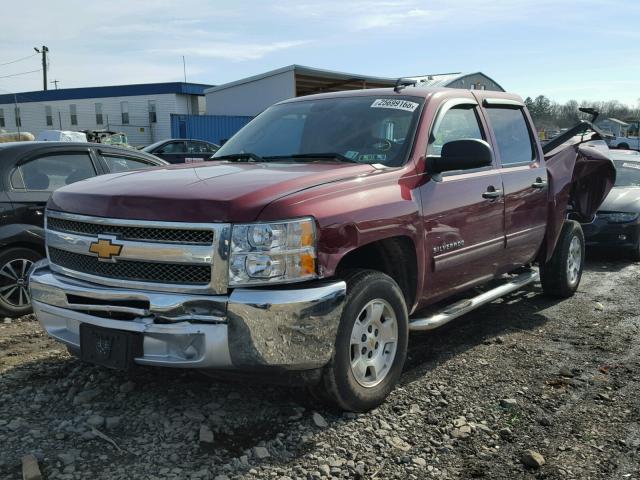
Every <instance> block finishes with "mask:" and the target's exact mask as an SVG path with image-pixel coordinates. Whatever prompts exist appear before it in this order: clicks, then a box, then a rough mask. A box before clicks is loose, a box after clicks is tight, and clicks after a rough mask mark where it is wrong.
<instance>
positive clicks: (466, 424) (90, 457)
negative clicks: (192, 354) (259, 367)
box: [0, 258, 640, 480]
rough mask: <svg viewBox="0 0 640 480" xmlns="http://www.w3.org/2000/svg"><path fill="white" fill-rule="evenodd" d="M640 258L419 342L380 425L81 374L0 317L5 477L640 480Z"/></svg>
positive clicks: (171, 375) (179, 385)
mask: <svg viewBox="0 0 640 480" xmlns="http://www.w3.org/2000/svg"><path fill="white" fill-rule="evenodd" d="M639 288H640V264H638V263H636V264H631V263H628V262H626V261H625V260H624V259H617V260H616V259H607V258H591V259H590V260H589V263H588V268H587V271H586V272H585V275H584V277H583V283H582V285H581V287H580V290H579V292H578V293H577V295H576V296H575V297H574V298H572V299H569V300H566V301H562V302H559V301H555V300H550V299H548V298H545V297H544V296H542V294H541V292H540V289H539V287H538V286H533V287H531V288H529V289H527V290H523V291H521V292H517V293H516V294H515V295H513V296H510V297H508V298H505V299H502V300H499V301H497V302H495V303H493V304H490V305H487V306H485V307H483V308H482V309H480V310H478V311H476V312H474V313H472V314H470V315H467V316H466V317H465V318H462V319H459V320H458V321H456V322H454V323H452V324H451V325H448V326H446V327H444V328H442V329H440V330H438V331H436V332H433V333H430V334H423V335H420V336H417V337H414V338H412V340H411V342H410V349H409V361H408V364H407V367H406V371H405V373H404V375H403V377H402V381H401V385H400V386H399V388H397V390H396V391H395V392H393V393H392V395H391V396H390V398H389V399H388V401H387V402H386V403H385V404H384V405H382V406H381V407H379V408H378V409H376V410H375V411H373V412H370V413H368V414H361V415H356V414H353V413H348V412H335V411H331V410H328V409H326V408H325V407H323V406H322V405H320V404H318V403H315V402H314V401H313V400H312V399H310V398H309V397H308V396H307V395H306V394H305V392H304V391H302V390H299V389H293V388H284V387H278V386H269V385H259V384H253V383H252V382H250V381H249V380H244V381H236V382H226V381H222V380H212V379H210V378H208V377H205V376H203V375H201V374H200V373H198V372H191V371H181V370H169V369H151V368H142V367H141V368H137V369H135V370H133V371H131V372H129V373H122V372H114V371H110V370H106V369H102V368H98V367H92V366H89V365H83V364H81V363H80V362H79V361H77V360H75V359H74V358H72V357H70V356H69V355H68V354H67V353H66V350H64V348H62V347H61V346H60V345H59V344H57V343H55V342H53V341H51V340H49V339H48V338H47V337H46V336H45V335H44V333H43V332H42V331H41V329H40V327H39V326H38V324H37V322H35V321H34V319H33V317H31V316H27V317H24V318H22V319H19V320H14V321H12V322H11V323H4V322H0V478H16V479H19V478H22V473H21V468H22V467H21V462H22V458H23V457H24V456H26V455H29V454H31V455H34V456H35V457H36V458H37V460H38V464H39V468H40V470H41V471H42V474H43V477H44V478H46V479H86V478H91V479H107V478H108V479H128V478H145V479H160V478H175V479H189V478H191V479H218V480H223V479H236V478H243V479H244V478H269V479H282V480H284V479H298V478H302V479H320V478H363V479H364V478H380V479H387V478H398V479H405V478H407V479H429V478H434V479H435V478H438V479H468V478H487V479H504V480H507V479H509V480H510V479H519V478H525V479H526V478H531V479H533V478H540V479H560V478H562V479H567V478H568V479H607V480H608V479H636V480H639V479H640V475H639V473H638V472H640V455H639V453H640V452H639V448H640V425H639V424H640V404H639V403H638V397H639V394H640V361H639V356H638V353H639V350H640V341H639V340H640V316H639V312H640V302H639V295H638V294H639V293H640V292H639Z"/></svg>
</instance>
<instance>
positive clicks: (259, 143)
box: [214, 96, 424, 166]
mask: <svg viewBox="0 0 640 480" xmlns="http://www.w3.org/2000/svg"><path fill="white" fill-rule="evenodd" d="M423 102H424V100H423V99H422V98H419V97H409V96H393V97H392V96H386V97H385V96H381V97H372V96H367V97H348V98H345V97H342V98H327V99H321V100H307V101H298V102H291V103H284V104H281V105H274V106H273V107H270V108H268V109H267V110H265V111H264V112H263V113H262V114H260V115H259V116H258V117H256V118H255V119H254V120H253V121H251V122H250V123H249V124H248V125H246V126H245V127H244V128H243V129H242V130H240V131H239V132H238V133H237V134H236V135H234V136H233V137H232V138H231V139H230V140H229V141H228V142H227V143H226V144H225V145H224V146H222V147H221V148H220V150H218V151H217V152H216V154H215V155H214V158H216V157H223V156H227V155H238V154H243V153H251V154H252V155H254V156H255V158H261V159H262V160H269V159H270V157H271V159H272V160H275V159H274V158H272V157H289V158H290V157H291V156H300V155H306V156H307V158H306V159H305V161H309V160H313V154H325V155H326V154H336V158H335V159H336V160H339V159H340V157H342V158H343V159H345V158H346V159H349V160H350V161H355V162H359V163H381V164H383V165H388V166H398V165H402V164H403V163H404V162H405V160H406V157H407V155H408V153H409V150H410V148H411V143H412V140H413V135H414V132H415V129H416V125H417V123H418V118H419V116H420V110H421V107H422V104H423ZM279 160H280V159H279ZM291 160H294V161H295V160H296V159H291ZM298 160H302V159H301V158H298ZM324 161H326V158H325V159H324Z"/></svg>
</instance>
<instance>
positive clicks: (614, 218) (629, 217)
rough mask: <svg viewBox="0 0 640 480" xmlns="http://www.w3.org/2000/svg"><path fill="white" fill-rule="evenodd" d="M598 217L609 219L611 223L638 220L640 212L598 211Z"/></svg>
mask: <svg viewBox="0 0 640 480" xmlns="http://www.w3.org/2000/svg"><path fill="white" fill-rule="evenodd" d="M598 217H600V218H603V219H605V220H607V221H608V222H609V223H628V222H633V221H634V220H637V219H638V217H640V213H632V212H611V213H598Z"/></svg>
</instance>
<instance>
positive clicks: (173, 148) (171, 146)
mask: <svg viewBox="0 0 640 480" xmlns="http://www.w3.org/2000/svg"><path fill="white" fill-rule="evenodd" d="M158 153H187V148H186V146H185V144H184V142H169V143H167V144H166V145H165V146H164V147H161V148H160V150H158Z"/></svg>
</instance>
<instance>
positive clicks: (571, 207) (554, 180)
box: [543, 143, 616, 263]
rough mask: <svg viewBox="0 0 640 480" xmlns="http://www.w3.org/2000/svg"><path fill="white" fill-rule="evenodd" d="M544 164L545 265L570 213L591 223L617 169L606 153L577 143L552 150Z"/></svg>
mask: <svg viewBox="0 0 640 480" xmlns="http://www.w3.org/2000/svg"><path fill="white" fill-rule="evenodd" d="M545 163H546V167H547V173H548V182H549V189H548V195H549V197H548V215H547V233H546V237H545V243H544V247H545V248H544V252H545V253H544V258H543V260H544V262H545V263H546V262H548V261H549V259H550V258H551V256H552V255H553V251H554V249H555V246H556V243H557V241H558V237H559V236H560V231H561V230H562V225H563V223H564V221H565V219H566V218H567V216H568V215H569V213H571V214H572V215H575V216H576V217H577V219H579V220H582V221H590V220H591V219H592V218H593V216H594V215H595V213H596V212H597V211H598V208H599V207H600V205H601V204H602V202H603V201H604V199H605V198H606V196H607V195H608V194H609V191H610V190H611V188H612V187H613V184H614V183H615V179H616V170H615V167H614V165H613V162H612V161H611V159H610V158H609V157H608V155H606V153H604V152H603V151H601V150H598V149H597V148H594V147H592V146H590V145H588V144H580V143H576V144H572V145H568V146H566V147H565V148H563V149H555V150H553V151H552V152H551V153H550V154H549V155H548V156H546V157H545Z"/></svg>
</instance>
